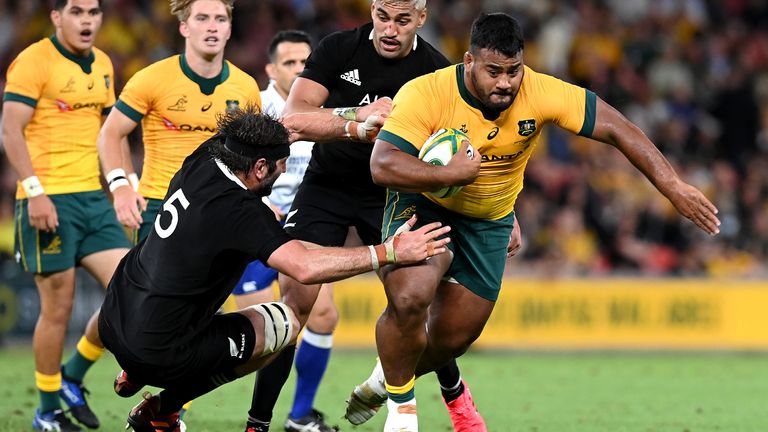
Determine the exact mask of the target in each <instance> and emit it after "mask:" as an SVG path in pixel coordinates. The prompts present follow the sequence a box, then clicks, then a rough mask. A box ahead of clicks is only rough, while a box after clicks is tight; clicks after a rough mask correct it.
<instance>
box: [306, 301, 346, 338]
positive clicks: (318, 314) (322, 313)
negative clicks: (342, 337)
mask: <svg viewBox="0 0 768 432" xmlns="http://www.w3.org/2000/svg"><path fill="white" fill-rule="evenodd" d="M338 322H339V311H338V310H337V309H336V305H334V304H333V303H328V304H323V305H320V304H315V308H314V309H312V313H311V314H310V315H309V320H308V321H307V326H308V327H309V328H311V329H312V331H313V332H315V333H333V331H334V330H335V329H336V324H338Z"/></svg>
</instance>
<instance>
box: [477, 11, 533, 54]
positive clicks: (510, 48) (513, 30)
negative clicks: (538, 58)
mask: <svg viewBox="0 0 768 432" xmlns="http://www.w3.org/2000/svg"><path fill="white" fill-rule="evenodd" d="M523 46H524V41H523V29H522V28H521V27H520V24H518V22H517V20H516V19H514V18H512V17H511V16H509V15H507V14H505V13H493V14H484V13H483V14H481V15H480V16H479V17H477V19H476V20H475V22H474V23H472V33H471V36H470V42H469V49H470V52H472V53H473V54H477V52H478V51H480V50H481V49H483V48H486V49H488V50H491V51H496V52H498V53H501V54H504V55H505V56H507V57H513V56H515V55H517V54H518V53H519V52H520V51H522V50H523Z"/></svg>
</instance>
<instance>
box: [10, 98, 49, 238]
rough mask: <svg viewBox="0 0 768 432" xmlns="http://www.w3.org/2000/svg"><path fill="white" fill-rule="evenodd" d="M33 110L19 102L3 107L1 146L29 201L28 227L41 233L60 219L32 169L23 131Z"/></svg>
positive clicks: (30, 118) (12, 102) (33, 112)
mask: <svg viewBox="0 0 768 432" xmlns="http://www.w3.org/2000/svg"><path fill="white" fill-rule="evenodd" d="M34 114H35V108H33V107H32V106H30V105H27V104H25V103H22V102H16V101H6V102H4V103H3V116H2V122H3V125H2V134H3V146H4V147H5V153H6V155H7V156H8V161H9V162H10V163H11V166H12V167H13V169H14V171H16V175H18V176H19V179H21V185H22V187H23V188H24V192H25V194H26V195H27V198H28V200H29V206H28V211H29V223H30V225H32V226H33V227H35V228H36V229H39V230H43V231H53V230H55V229H56V227H57V226H59V217H58V214H57V212H56V206H54V205H53V201H51V199H50V198H49V197H48V195H46V194H45V191H44V190H43V186H42V185H41V184H40V180H39V179H38V178H37V176H36V175H35V170H34V168H33V167H32V158H31V157H30V156H29V149H28V148H27V141H26V139H25V138H24V129H25V128H26V127H27V124H29V122H30V121H31V120H32V116H33V115H34Z"/></svg>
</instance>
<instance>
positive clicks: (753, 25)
mask: <svg viewBox="0 0 768 432" xmlns="http://www.w3.org/2000/svg"><path fill="white" fill-rule="evenodd" d="M103 4H104V9H105V22H104V26H103V28H102V30H101V33H100V34H99V38H98V42H97V46H98V47H100V48H101V49H103V50H104V51H106V52H107V53H108V54H109V55H110V57H111V58H112V61H113V62H114V64H115V70H116V81H117V83H116V89H117V90H118V91H119V90H120V89H121V88H122V86H123V85H124V84H125V82H126V81H127V80H128V78H130V77H131V75H132V74H133V73H135V72H136V71H138V70H139V69H141V68H142V67H144V66H146V65H147V64H149V63H151V62H154V61H156V60H159V59H161V58H164V57H167V56H169V55H171V54H174V53H176V52H178V50H179V49H180V47H182V46H183V43H182V41H181V37H180V36H179V35H178V22H177V21H176V18H175V17H172V16H171V15H170V13H169V12H168V2H167V1H165V0H135V1H129V0H104V2H103ZM427 7H428V11H429V14H430V16H429V18H428V19H427V24H426V25H425V27H424V28H423V29H422V31H421V33H420V34H421V35H422V36H423V37H424V38H426V39H427V40H428V41H430V42H431V43H433V44H434V45H435V46H437V47H438V48H439V49H440V50H441V51H442V52H443V53H444V54H446V56H448V57H449V58H450V59H452V60H454V61H456V62H458V61H461V58H462V55H463V53H464V51H465V50H466V48H467V44H468V40H469V30H470V25H471V22H472V20H473V19H474V18H475V17H476V16H477V15H478V14H479V13H480V12H481V11H487V12H492V11H504V12H508V13H511V14H513V15H514V16H515V17H517V18H518V20H520V22H521V23H522V24H523V27H524V29H525V33H526V45H525V62H526V64H528V65H529V66H531V67H532V68H534V69H537V70H539V71H542V72H546V73H549V74H552V75H555V76H557V77H560V78H563V79H565V80H568V81H571V82H574V83H576V84H579V85H582V86H584V87H587V88H589V89H591V90H593V91H594V92H595V93H596V94H597V95H598V96H600V97H601V98H603V99H604V100H606V101H607V102H609V103H610V104H612V105H613V106H615V107H617V108H618V109H619V110H620V111H622V112H623V113H624V114H625V115H626V116H627V117H628V118H629V119H630V120H631V121H633V122H634V123H635V124H637V125H638V126H639V127H640V128H641V129H642V130H643V131H644V132H645V133H646V134H647V135H648V136H649V137H650V138H651V139H652V140H653V141H654V143H656V145H657V146H658V147H659V149H661V151H662V152H663V153H664V154H665V155H666V156H667V158H669V160H670V162H671V163H672V164H673V166H674V167H675V169H676V170H677V171H678V172H679V173H680V174H681V175H682V176H683V178H684V179H685V180H686V181H687V182H689V183H691V184H693V185H695V186H697V187H698V188H700V189H702V190H704V191H705V193H706V194H707V196H709V197H710V198H711V199H712V201H713V202H714V203H715V205H716V206H717V207H718V209H719V210H720V214H719V217H720V219H721V221H722V226H721V233H720V234H719V235H718V236H716V237H709V236H707V235H706V234H703V233H701V232H699V231H698V229H697V228H696V227H695V226H694V225H693V224H692V223H691V222H689V221H687V220H684V219H683V218H681V217H680V216H679V215H678V214H677V212H676V211H675V209H674V208H673V207H672V206H671V204H670V203H669V202H668V201H667V200H666V199H665V198H663V197H662V196H661V195H660V194H659V193H658V192H656V190H655V189H654V188H653V186H652V185H651V184H650V183H649V182H648V181H647V180H645V178H644V177H643V176H642V174H640V173H639V172H638V171H637V170H635V169H634V168H633V167H632V166H631V165H630V164H629V163H628V162H627V161H626V159H625V158H624V157H623V156H622V155H621V153H619V152H618V151H617V150H616V149H614V148H612V147H610V146H606V145H604V144H601V143H597V142H594V141H591V140H588V139H585V138H579V137H574V136H571V135H570V134H567V133H564V132H562V131H560V130H558V129H557V128H554V127H551V128H547V129H546V130H545V131H544V137H543V139H542V141H541V144H540V146H539V149H538V150H537V154H536V155H535V156H534V157H533V158H532V160H531V162H530V163H529V165H528V169H527V172H526V186H525V189H524V190H523V193H522V194H521V196H520V198H519V200H518V204H517V206H516V215H517V216H518V218H519V220H520V224H521V226H522V229H523V236H524V242H525V249H524V251H523V252H522V253H521V254H520V255H519V256H518V257H515V258H514V259H512V261H511V264H510V266H509V272H510V274H513V275H533V276H541V275H544V276H550V277H564V276H584V275H589V276H601V275H617V274H621V275H638V274H641V275H651V276H678V275H679V276H712V277H738V278H768V0H632V1H624V0H564V1H559V0H557V1H556V0H539V1H535V2H532V1H528V0H428V2H427ZM369 10H370V0H258V1H256V0H239V1H237V2H236V3H235V18H234V27H233V36H232V39H231V40H230V42H229V44H228V46H227V58H228V59H229V60H230V61H232V62H233V63H234V64H236V65H238V66H239V67H240V68H242V69H244V70H245V71H246V72H249V73H251V74H252V75H253V76H254V77H255V78H256V79H257V81H258V82H259V84H260V85H261V86H262V87H266V85H267V77H266V75H265V73H264V65H265V64H266V62H267V55H266V48H267V44H268V42H269V40H270V38H271V37H272V36H273V35H274V33H275V32H277V31H278V30H281V29H287V28H298V29H303V30H305V31H307V32H309V33H310V34H311V35H312V36H313V37H314V38H315V40H316V41H317V40H319V39H321V38H322V37H323V36H326V35H328V34H329V33H331V32H334V31H336V30H341V29H346V28H351V27H354V26H356V25H359V24H362V23H364V22H366V21H368V20H370V13H369ZM52 31H53V30H52V26H51V24H50V20H49V18H48V2H47V1H45V0H25V1H15V0H0V70H2V78H0V89H2V88H3V87H4V79H5V71H6V69H7V67H8V65H9V63H10V62H11V61H12V60H13V58H14V57H15V56H16V55H17V54H18V52H19V51H20V50H22V49H23V48H24V47H26V46H27V45H29V44H30V43H32V42H34V41H36V40H38V39H40V38H41V37H45V36H47V35H49V34H51V33H52ZM135 139H139V138H138V137H135ZM132 144H138V143H132ZM136 148H137V149H138V150H139V151H140V145H136ZM137 157H140V152H139V153H137ZM15 181H16V177H15V174H14V173H13V171H12V170H11V169H10V168H9V167H8V165H7V161H5V160H3V162H2V166H0V251H2V252H1V253H2V254H4V255H5V256H6V257H10V256H11V255H12V248H13V235H12V233H13V222H12V218H13V200H14V197H13V193H14V190H15Z"/></svg>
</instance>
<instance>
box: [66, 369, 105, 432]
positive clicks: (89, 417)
mask: <svg viewBox="0 0 768 432" xmlns="http://www.w3.org/2000/svg"><path fill="white" fill-rule="evenodd" d="M87 394H89V392H88V389H86V388H85V386H83V383H79V382H75V381H71V380H69V379H68V378H67V377H65V376H64V375H63V374H62V376H61V390H59V397H61V398H62V399H63V400H64V402H65V403H66V404H67V406H68V407H69V412H70V413H71V414H72V417H74V418H75V420H77V421H78V422H79V423H80V424H82V425H84V426H86V427H88V428H90V429H96V428H98V427H99V419H98V417H96V414H94V413H93V411H91V407H89V406H88V401H86V400H85V395H87Z"/></svg>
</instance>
